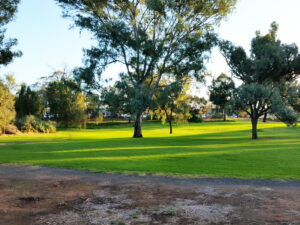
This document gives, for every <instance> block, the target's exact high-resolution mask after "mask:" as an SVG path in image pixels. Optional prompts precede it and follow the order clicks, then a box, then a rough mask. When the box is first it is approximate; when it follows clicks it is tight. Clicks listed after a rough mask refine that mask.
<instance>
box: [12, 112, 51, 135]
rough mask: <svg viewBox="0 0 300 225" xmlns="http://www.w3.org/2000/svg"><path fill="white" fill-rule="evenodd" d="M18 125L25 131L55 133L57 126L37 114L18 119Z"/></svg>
mask: <svg viewBox="0 0 300 225" xmlns="http://www.w3.org/2000/svg"><path fill="white" fill-rule="evenodd" d="M16 126H17V127H18V128H19V130H21V131H22V132H24V133H30V132H33V133H55V132H56V127H55V125H54V124H53V123H52V122H51V121H43V120H41V119H39V118H37V117H35V116H32V115H30V116H25V117H23V118H20V119H18V120H17V121H16Z"/></svg>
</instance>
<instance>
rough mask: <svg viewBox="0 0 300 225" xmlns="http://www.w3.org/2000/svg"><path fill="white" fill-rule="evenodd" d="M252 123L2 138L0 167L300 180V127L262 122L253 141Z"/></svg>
mask: <svg viewBox="0 0 300 225" xmlns="http://www.w3.org/2000/svg"><path fill="white" fill-rule="evenodd" d="M250 128H251V127H250V122H249V121H236V122H226V123H223V122H209V123H202V124H187V125H182V126H178V127H177V126H175V129H174V134H173V135H169V134H168V126H167V125H161V124H160V123H147V124H144V125H143V135H144V136H145V138H143V139H133V138H131V136H132V134H133V128H132V125H118V126H110V127H104V128H102V129H88V130H76V129H72V130H60V131H59V132H58V133H56V134H48V135H40V134H33V135H21V136H6V137H0V163H18V164H31V165H44V166H50V167H60V168H73V169H82V170H91V171H99V172H103V171H105V172H109V171H114V172H135V173H153V174H175V175H191V176H212V177H240V178H278V179H300V128H299V127H291V128H287V127H286V126H285V125H284V124H282V123H266V124H263V123H260V124H259V127H258V128H259V132H258V134H259V138H260V139H259V140H255V141H253V140H251V129H250Z"/></svg>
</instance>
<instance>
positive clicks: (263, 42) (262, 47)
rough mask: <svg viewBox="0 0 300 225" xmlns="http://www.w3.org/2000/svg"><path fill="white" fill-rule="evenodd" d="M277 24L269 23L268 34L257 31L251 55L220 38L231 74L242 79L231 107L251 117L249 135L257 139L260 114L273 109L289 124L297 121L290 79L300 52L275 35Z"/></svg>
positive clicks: (299, 69)
mask: <svg viewBox="0 0 300 225" xmlns="http://www.w3.org/2000/svg"><path fill="white" fill-rule="evenodd" d="M277 30H278V25H277V24H276V23H272V25H271V29H270V31H269V33H268V34H266V35H265V36H262V35H261V34H260V32H257V34H256V37H255V38H253V39H252V42H251V55H250V56H249V57H248V56H247V54H246V52H245V50H244V49H243V48H241V47H235V46H234V45H233V44H232V43H230V42H229V41H221V42H220V49H221V52H222V54H223V55H224V57H225V59H226V60H227V63H228V65H229V66H230V68H231V71H232V73H233V75H234V76H235V77H237V78H239V79H240V80H241V81H243V85H242V86H241V87H239V88H238V90H237V91H236V93H235V94H234V97H233V98H232V99H233V101H232V105H233V109H236V110H243V111H245V112H247V113H248V115H249V116H250V117H251V120H252V126H253V132H252V138H253V139H257V132H256V126H257V121H258V118H259V117H260V116H262V115H263V114H264V113H268V112H272V113H274V114H275V115H276V116H277V117H278V118H279V119H280V120H282V121H284V122H285V123H287V124H288V125H291V124H293V123H295V122H296V121H297V115H296V114H295V113H294V112H293V110H292V108H291V107H290V106H291V105H292V102H293V101H294V100H293V99H294V94H293V92H294V91H293V88H291V85H290V84H291V83H292V82H293V81H294V80H295V79H296V78H297V77H298V76H299V74H300V54H299V52H298V48H297V46H296V45H295V44H292V45H286V44H282V43H281V41H280V40H278V39H277V37H276V35H277Z"/></svg>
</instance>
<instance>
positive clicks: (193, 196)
mask: <svg viewBox="0 0 300 225" xmlns="http://www.w3.org/2000/svg"><path fill="white" fill-rule="evenodd" d="M24 168H26V167H24ZM49 170H50V169H49ZM34 171H35V172H34V173H33V174H35V175H36V176H35V175H33V174H31V177H30V178H29V177H27V176H26V175H24V177H23V178H22V177H20V174H17V173H16V174H15V175H14V174H13V173H11V174H5V173H1V167H0V224H1V225H2V224H3V225H4V224H5V225H98V224H101V225H113V224H115V225H124V224H130V225H137V224H140V225H142V224H148V225H152V224H170V225H171V224H179V225H180V224H182V225H185V224H195V225H196V224H282V225H283V224H300V189H299V187H274V188H273V187H265V186H253V185H217V184H216V185H214V184H211V185H209V186H208V185H201V184H199V185H189V184H188V183H187V182H185V183H183V184H178V183H175V182H174V183H172V182H170V181H168V182H149V179H143V178H140V179H132V178H131V177H128V176H125V175H122V176H119V178H118V179H117V180H114V179H108V178H109V176H110V175H105V176H104V177H102V178H99V179H87V178H86V177H85V175H80V176H75V175H74V174H72V176H70V175H65V176H64V175H63V174H62V173H60V176H57V174H56V175H55V174H54V172H53V171H52V172H50V171H48V173H44V172H45V171H47V169H45V168H43V170H42V171H43V172H41V171H40V170H39V169H38V168H35V169H34ZM31 172H32V171H31ZM24 174H26V172H24ZM93 176H97V174H94V175H93ZM112 176H113V175H112ZM98 177H99V176H98ZM120 177H121V178H122V179H123V180H122V179H120ZM94 178H95V177H94Z"/></svg>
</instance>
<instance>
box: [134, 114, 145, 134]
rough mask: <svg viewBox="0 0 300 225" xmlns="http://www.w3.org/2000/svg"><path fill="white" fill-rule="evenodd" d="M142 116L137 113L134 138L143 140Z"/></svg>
mask: <svg viewBox="0 0 300 225" xmlns="http://www.w3.org/2000/svg"><path fill="white" fill-rule="evenodd" d="M142 137H143V135H142V114H141V113H137V114H136V118H135V124H134V134H133V138H142Z"/></svg>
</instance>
